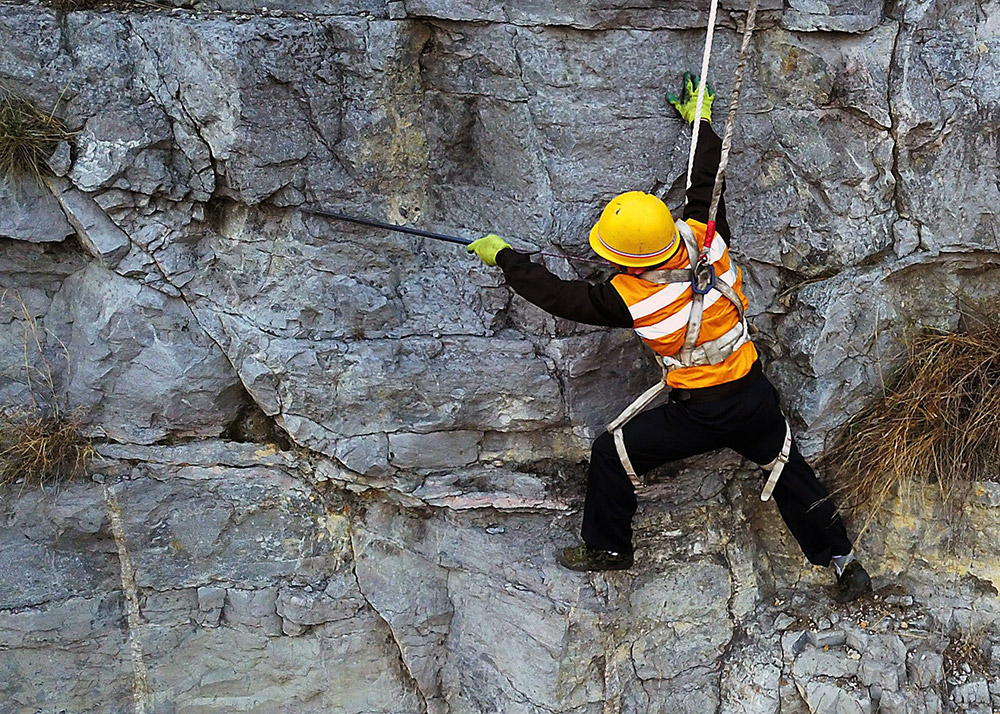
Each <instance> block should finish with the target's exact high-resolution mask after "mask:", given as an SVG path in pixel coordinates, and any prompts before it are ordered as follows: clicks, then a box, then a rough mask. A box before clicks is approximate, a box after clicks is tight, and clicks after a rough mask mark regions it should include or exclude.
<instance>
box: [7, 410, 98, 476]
mask: <svg viewBox="0 0 1000 714" xmlns="http://www.w3.org/2000/svg"><path fill="white" fill-rule="evenodd" d="M94 453H95V452H94V447H93V446H91V444H90V441H89V440H88V439H87V438H86V437H84V436H83V435H82V434H81V432H80V426H79V424H78V423H77V421H76V419H75V418H74V417H73V416H67V415H64V414H61V413H59V412H58V411H54V412H51V413H48V414H43V413H41V412H39V411H37V410H34V409H22V410H14V411H9V412H4V413H0V486H3V485H6V484H10V483H15V482H18V481H20V480H22V479H23V482H24V484H25V485H27V486H44V485H45V484H46V483H49V482H53V481H64V480H67V479H70V478H73V477H74V476H78V475H80V474H82V473H84V472H85V471H86V469H87V464H88V463H89V462H90V460H91V458H92V457H93V456H94Z"/></svg>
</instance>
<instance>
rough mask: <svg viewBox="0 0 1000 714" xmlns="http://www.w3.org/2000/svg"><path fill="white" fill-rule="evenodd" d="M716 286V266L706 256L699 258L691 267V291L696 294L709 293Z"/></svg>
mask: <svg viewBox="0 0 1000 714" xmlns="http://www.w3.org/2000/svg"><path fill="white" fill-rule="evenodd" d="M714 287H715V267H714V266H712V265H711V264H710V263H708V262H707V261H706V260H705V259H704V257H702V258H699V259H698V263H697V265H695V267H694V268H692V269H691V291H692V292H694V293H695V294H696V295H707V294H708V293H709V292H710V291H711V290H712V289H713V288H714Z"/></svg>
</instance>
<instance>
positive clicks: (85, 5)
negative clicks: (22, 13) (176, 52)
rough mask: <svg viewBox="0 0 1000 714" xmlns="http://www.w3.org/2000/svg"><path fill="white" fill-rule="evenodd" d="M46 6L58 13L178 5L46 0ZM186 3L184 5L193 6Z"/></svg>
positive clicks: (140, 0)
mask: <svg viewBox="0 0 1000 714" xmlns="http://www.w3.org/2000/svg"><path fill="white" fill-rule="evenodd" d="M45 4H46V5H48V6H49V7H51V8H52V9H53V10H55V11H57V12H63V13H66V12H75V11H77V10H143V9H155V10H171V9H173V8H174V7H177V6H178V5H175V4H171V3H168V2H155V1H154V0H45ZM193 4H194V3H193V2H191V3H184V4H183V5H185V6H186V5H193Z"/></svg>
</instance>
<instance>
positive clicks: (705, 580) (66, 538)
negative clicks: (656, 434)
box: [0, 0, 1000, 714]
mask: <svg viewBox="0 0 1000 714" xmlns="http://www.w3.org/2000/svg"><path fill="white" fill-rule="evenodd" d="M117 4H118V3H114V2H109V4H108V6H107V7H103V8H98V9H97V10H88V11H82V10H81V11H74V12H68V13H59V12H56V11H54V10H52V9H50V8H48V7H46V6H45V5H41V4H37V3H0V38H2V40H3V41H2V42H0V82H2V83H3V85H4V86H6V87H8V88H10V89H13V90H15V91H16V92H18V93H19V94H21V95H23V96H25V97H27V98H29V99H30V100H32V101H33V102H34V103H35V104H36V105H37V106H39V107H43V108H46V109H48V108H51V107H53V106H56V112H57V114H58V115H59V116H61V117H62V118H63V119H64V121H65V123H66V124H67V126H68V127H69V128H70V129H72V130H74V131H75V132H76V134H75V137H74V140H73V141H72V146H70V145H67V144H64V145H62V146H60V147H59V148H58V149H57V151H56V153H55V155H54V156H53V157H52V159H51V160H50V164H51V166H52V171H53V174H54V175H53V176H50V177H49V178H48V179H47V180H46V181H45V183H44V184H43V185H40V184H38V183H36V182H34V181H32V180H10V181H7V182H5V183H2V184H0V306H2V309H0V326H2V329H0V405H2V406H4V407H9V406H19V405H27V404H30V403H32V402H33V401H34V400H37V399H39V398H40V397H39V394H38V389H37V387H38V385H37V383H35V382H34V381H33V379H32V375H34V374H37V373H38V369H40V368H41V367H42V366H44V368H45V370H47V371H51V374H52V378H53V383H52V385H53V389H52V390H50V391H51V393H50V394H47V395H42V397H41V398H42V399H43V400H44V399H45V398H52V399H55V400H58V401H60V402H64V403H65V404H67V405H68V406H70V407H71V408H72V409H74V410H76V413H77V414H78V415H79V418H80V419H81V420H82V421H83V424H84V427H85V430H86V432H87V434H88V435H89V436H90V437H92V438H93V439H94V443H95V444H96V445H97V449H98V451H99V455H98V458H97V459H96V460H95V461H94V463H93V465H92V469H91V471H92V473H91V474H90V476H89V477H87V478H84V479H81V480H79V481H75V482H72V483H69V484H66V485H62V486H59V487H47V488H45V489H34V488H28V487H24V485H23V484H21V485H19V484H11V485H9V486H6V487H4V488H2V489H0V701H2V702H3V704H2V705H0V710H2V711H3V712H5V713H6V712H11V713H12V714H13V713H16V714H37V713H39V712H42V713H44V714H56V713H57V712H72V713H73V714H84V713H87V714H91V713H94V714H96V713H97V712H101V713H109V714H118V713H119V712H133V711H135V712H156V713H157V714H160V713H162V714H174V713H176V714H185V713H201V714H209V713H217V714H222V713H224V712H226V713H228V712H260V713H271V712H274V713H275V714H277V713H278V712H282V713H283V714H284V713H290V714H298V713H301V714H306V713H310V714H312V713H321V712H322V713H327V712H329V713H337V714H340V713H345V714H410V713H413V714H418V713H422V712H429V713H432V714H445V713H448V714H473V713H475V714H480V713H482V714H485V713H491V714H492V713H494V712H505V713H510V714H514V713H522V712H523V713H531V714H542V713H555V712H574V713H578V714H598V713H600V714H625V713H632V712H636V713H637V712H654V713H655V712H664V713H669V714H678V713H686V712H689V713H691V714H705V713H706V712H718V713H720V714H777V713H778V712H781V713H782V714H805V713H806V712H813V713H823V714H826V713H830V714H855V713H858V714H862V713H863V714H868V713H874V712H886V713H889V714H896V713H899V714H902V713H903V712H905V713H907V714H924V713H926V714H941V713H942V712H959V711H961V712H977V713H983V714H986V713H989V712H993V711H995V710H998V709H1000V627H998V625H997V618H998V615H1000V602H998V600H997V595H998V590H997V588H998V587H1000V556H998V555H997V553H998V552H1000V487H998V485H997V484H996V483H991V482H984V483H981V484H976V485H975V488H974V492H973V494H972V496H971V500H970V502H969V504H968V506H967V508H966V509H965V511H964V512H962V513H957V514H956V513H950V512H949V511H948V508H947V504H945V503H942V502H941V501H940V499H939V498H938V496H937V495H936V494H935V493H933V492H932V491H931V490H930V489H928V491H927V494H926V499H924V500H923V503H922V505H920V506H919V507H913V506H912V505H911V506H907V507H904V506H902V505H900V506H899V507H898V508H896V509H895V510H894V511H892V512H890V513H887V514H883V516H882V517H881V518H880V519H879V520H878V521H877V522H875V523H874V524H872V525H871V526H870V527H869V528H868V529H867V530H866V531H865V533H864V534H863V535H862V537H861V539H860V542H859V550H860V551H861V552H862V553H863V554H864V558H865V561H866V563H867V564H868V565H869V567H870V570H871V571H872V573H873V575H874V576H875V580H876V585H877V586H878V588H879V591H878V597H877V598H876V599H872V600H866V601H864V602H862V603H859V604H856V605H850V606H841V607H838V606H835V605H834V604H833V602H832V600H831V598H830V595H829V585H830V582H831V576H830V574H829V573H828V572H826V571H823V570H821V569H816V568H812V567H811V566H809V565H808V564H807V563H806V562H805V560H804V559H803V558H802V556H801V554H800V552H799V551H798V549H797V547H796V545H795V543H794V541H792V540H791V539H790V537H789V536H788V535H787V533H786V532H785V530H784V527H783V525H782V523H781V520H780V517H779V516H778V514H777V511H776V509H775V508H774V507H773V505H772V504H770V503H769V504H762V503H761V502H760V501H759V499H758V496H757V494H758V492H759V489H760V486H761V480H762V477H761V475H760V472H759V471H758V470H756V469H753V468H750V465H748V464H747V463H743V462H741V461H740V460H738V459H737V458H736V457H735V455H732V454H719V455H716V456H712V457H705V458H699V459H694V460H691V461H688V462H683V463H680V464H676V465H673V466H671V467H668V468H667V469H665V470H663V471H662V472H660V473H658V474H656V475H654V476H653V477H652V478H651V479H650V483H649V485H648V486H647V487H646V488H645V489H644V490H643V493H642V495H641V498H640V511H639V514H638V516H637V520H636V545H637V559H638V562H637V565H636V567H635V568H633V569H632V570H630V571H628V572H627V573H618V574H607V575H605V574H593V575H581V574H577V573H571V572H569V571H566V570H562V569H560V568H559V567H558V566H557V565H556V564H555V561H554V553H555V551H556V549H557V548H558V547H561V546H563V545H569V544H572V543H574V542H575V541H576V538H577V535H576V534H577V530H578V527H579V519H580V513H579V510H580V506H581V503H582V496H583V488H584V480H585V479H584V474H585V465H584V464H585V461H586V459H587V456H588V449H589V442H590V439H591V438H592V437H593V436H594V435H596V434H597V433H598V432H599V431H600V429H601V428H602V426H601V425H602V424H604V423H606V422H607V421H608V420H609V419H610V418H612V417H613V416H614V415H615V414H617V412H618V410H620V409H621V407H623V406H624V405H625V404H626V403H628V402H629V401H630V400H631V398H632V397H633V396H634V395H636V394H638V393H639V392H640V391H641V390H642V389H644V388H645V387H646V386H648V384H649V383H651V382H652V381H653V380H655V379H656V378H657V373H656V370H655V367H654V366H653V365H652V364H651V362H650V360H649V358H648V355H646V354H645V353H644V352H643V348H642V346H641V344H639V342H638V341H637V340H636V338H635V337H634V336H632V335H631V334H629V333H628V332H626V331H614V330H603V329H596V328H591V327H587V326H581V325H575V324H570V323H568V322H565V321H562V320H558V319H554V318H551V317H549V316H547V315H546V314H545V313H543V312H541V311H540V310H538V309H536V308H534V307H533V306H531V305H529V304H527V303H525V302H524V301H522V300H520V299H519V298H517V297H515V296H513V295H512V293H511V292H510V290H508V289H507V288H506V287H505V286H504V284H503V282H502V280H501V278H500V276H499V275H498V273H497V271H491V270H488V269H486V268H484V267H483V266H481V265H480V264H479V263H478V261H475V260H474V259H471V258H469V257H468V256H467V255H466V254H465V252H464V251H462V250H461V249H460V248H456V247H453V246H448V245H443V244H439V243H434V242H430V241H425V240H415V239H409V238H404V237H400V236H395V235H389V234H387V233H385V232H383V231H378V230H373V229H370V228H363V227H358V226H350V225H347V224H343V223H339V222H335V221H332V220H329V219H327V218H322V217H319V216H316V215H314V214H311V213H309V212H308V211H309V209H317V208H318V209H331V210H342V211H347V212H352V213H356V214H362V215H367V216H370V217H374V218H380V219H384V220H390V221H393V222H405V223H408V224H411V225H417V226H420V227H424V228H429V229H436V230H442V231H447V232H454V233H459V234H462V235H466V236H469V237H477V236H479V235H481V234H483V233H486V232H496V233H499V234H501V235H503V236H505V237H507V238H508V239H509V240H510V241H511V242H513V243H515V244H516V245H518V246H524V247H527V248H537V247H542V248H543V250H545V251H546V252H552V253H556V254H558V255H561V256H566V257H564V258H561V257H546V258H545V261H546V263H547V264H548V265H549V267H550V268H551V269H552V270H554V271H555V272H557V273H559V274H560V275H562V276H564V277H580V278H586V279H598V278H600V277H602V276H603V273H602V269H601V268H600V267H599V266H595V265H592V264H588V263H584V262H578V261H575V260H571V258H577V257H585V256H587V255H588V247H587V243H586V236H587V231H588V229H589V227H590V225H591V224H592V223H593V221H594V220H595V218H596V216H597V215H598V212H599V210H600V208H601V207H602V206H603V205H604V203H605V202H606V201H607V200H608V199H609V198H610V197H611V196H613V195H615V194H616V193H618V192H620V191H622V190H626V189H633V188H634V189H641V190H646V191H655V192H658V193H659V194H660V195H663V196H665V197H666V200H667V203H668V205H671V206H672V207H676V206H677V205H679V203H680V201H681V199H682V192H683V181H684V168H685V163H686V159H687V150H688V142H689V134H688V131H687V128H686V126H685V125H684V124H683V123H682V122H681V121H680V120H679V119H677V118H676V117H675V116H674V115H673V113H672V112H673V110H672V109H671V108H670V107H669V106H668V105H667V103H666V99H665V92H666V91H667V90H668V89H673V88H674V87H675V86H676V85H678V83H679V80H680V76H681V74H682V73H683V72H684V71H685V70H689V69H695V67H696V65H697V63H698V60H699V58H700V53H701V48H702V43H703V41H704V28H705V23H706V21H707V7H708V3H707V2H704V3H693V2H690V1H689V0H677V1H657V2H653V1H652V0H638V1H634V2H621V1H620V0H587V1H585V2H579V3H577V2H566V1H565V0H558V1H557V2H553V3H540V2H531V1H529V0H512V1H511V2H500V3H494V2H485V1H484V0H388V1H384V0H357V1H356V2H353V3H349V2H343V0H309V1H308V2H304V3H293V2H287V0H274V2H267V3H266V7H265V3H264V2H263V0H260V2H259V4H255V2H254V1H253V0H204V1H202V0H194V2H187V3H183V7H176V8H171V7H170V6H166V5H159V4H156V3H153V4H149V3H131V4H129V7H128V8H126V9H114V7H113V6H115V5H117ZM176 4H177V5H180V4H181V3H176ZM744 9H745V7H744V5H743V4H740V3H736V4H733V3H725V4H724V5H723V8H722V11H721V12H720V19H719V29H718V33H717V37H716V47H715V53H714V56H713V64H712V70H711V80H712V82H713V84H714V85H715V87H716V89H717V92H718V94H719V96H720V97H722V98H723V99H725V98H727V97H728V92H729V90H730V88H731V82H732V68H733V66H734V63H735V59H736V54H737V51H738V45H739V39H740V34H739V32H740V30H741V28H742V23H743V20H744ZM998 70H1000V3H997V2H994V1H993V0H958V1H957V2H950V3H945V2H943V1H942V0H897V1H896V2H886V3H883V2H874V1H873V0H829V1H828V2H821V1H819V0H816V1H813V0H784V1H783V2H778V1H777V0H764V1H763V2H762V4H761V15H760V17H759V27H758V30H757V32H756V34H755V37H754V40H753V45H752V55H751V62H750V67H749V69H748V79H747V84H746V87H745V91H744V96H743V100H742V105H741V110H740V117H739V121H738V123H737V129H736V133H735V140H734V149H733V156H732V162H731V165H730V171H729V188H728V191H727V201H728V205H729V211H730V222H731V223H732V225H733V226H734V231H735V237H734V241H733V252H734V254H735V255H736V256H737V257H738V259H739V260H740V262H741V264H742V265H743V266H744V267H745V271H746V275H747V283H748V293H749V296H750V300H751V313H752V321H753V323H754V325H755V327H756V328H757V330H758V335H757V337H756V341H757V344H758V345H759V348H760V351H761V352H762V354H763V356H764V359H765V362H766V369H767V372H768V374H769V375H770V376H771V378H772V380H773V381H774V382H775V384H776V385H778V387H779V389H780V391H781V392H782V395H783V398H784V400H785V408H786V411H787V414H788V416H789V417H790V419H791V421H792V424H793V427H794V428H795V429H796V431H797V432H798V433H799V434H800V435H801V443H802V444H803V448H804V450H805V451H807V452H808V453H809V454H810V455H816V454H817V453H819V452H820V451H821V449H822V447H823V444H824V439H825V438H826V437H827V435H828V434H829V433H830V432H831V430H832V429H834V428H835V427H837V426H838V425H840V424H842V423H843V422H844V421H845V420H846V419H847V418H848V417H849V416H850V415H851V414H852V413H854V412H856V411H857V410H858V409H859V408H860V407H861V406H862V405H863V404H864V403H865V401H866V400H867V399H869V398H870V397H872V396H873V395H875V394H877V393H878V392H879V390H880V389H881V387H882V384H883V383H884V380H885V378H886V377H887V376H888V375H889V374H890V372H891V370H892V368H893V366H894V365H895V364H896V363H897V361H898V359H899V356H900V354H901V353H902V351H903V349H904V347H905V344H906V341H907V339H908V338H909V337H910V336H912V335H913V334H915V333H916V332H918V331H919V330H921V329H922V328H926V327H933V328H941V329H953V328H955V327H956V326H957V325H958V322H959V320H960V317H961V314H962V310H963V306H966V305H973V304H983V303H985V304H987V305H993V306H995V305H996V304H997V295H998V292H1000V239H998V233H997V222H996V210H997V206H1000V183H998V180H997V171H998V164H1000V153H998V134H1000V80H998ZM724 104H725V102H724V101H723V102H719V104H718V105H717V106H716V116H717V117H719V116H723V115H724V113H725V107H724ZM717 123H720V122H717ZM36 338H37V339H36ZM851 525H852V528H854V529H857V528H858V527H859V526H860V524H857V523H852V524H851Z"/></svg>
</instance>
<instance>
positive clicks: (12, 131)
mask: <svg viewBox="0 0 1000 714" xmlns="http://www.w3.org/2000/svg"><path fill="white" fill-rule="evenodd" d="M72 136H73V132H71V131H69V130H68V129H66V127H65V126H63V123H62V122H61V121H59V119H57V118H56V116H55V108H53V110H52V111H51V112H44V111H42V110H41V109H39V108H38V107H36V106H35V105H34V104H32V103H31V102H29V101H28V100H27V99H25V98H24V97H21V96H20V95H18V94H16V93H15V92H13V91H11V90H9V89H6V88H2V87H0V177H7V176H14V175H28V176H32V177H34V178H36V179H40V178H41V176H42V175H43V174H44V173H46V172H47V171H48V164H47V163H46V162H47V161H48V158H49V157H50V156H51V155H52V152H53V151H54V150H55V148H56V145H57V144H58V143H59V142H60V141H66V140H68V139H70V138H72Z"/></svg>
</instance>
